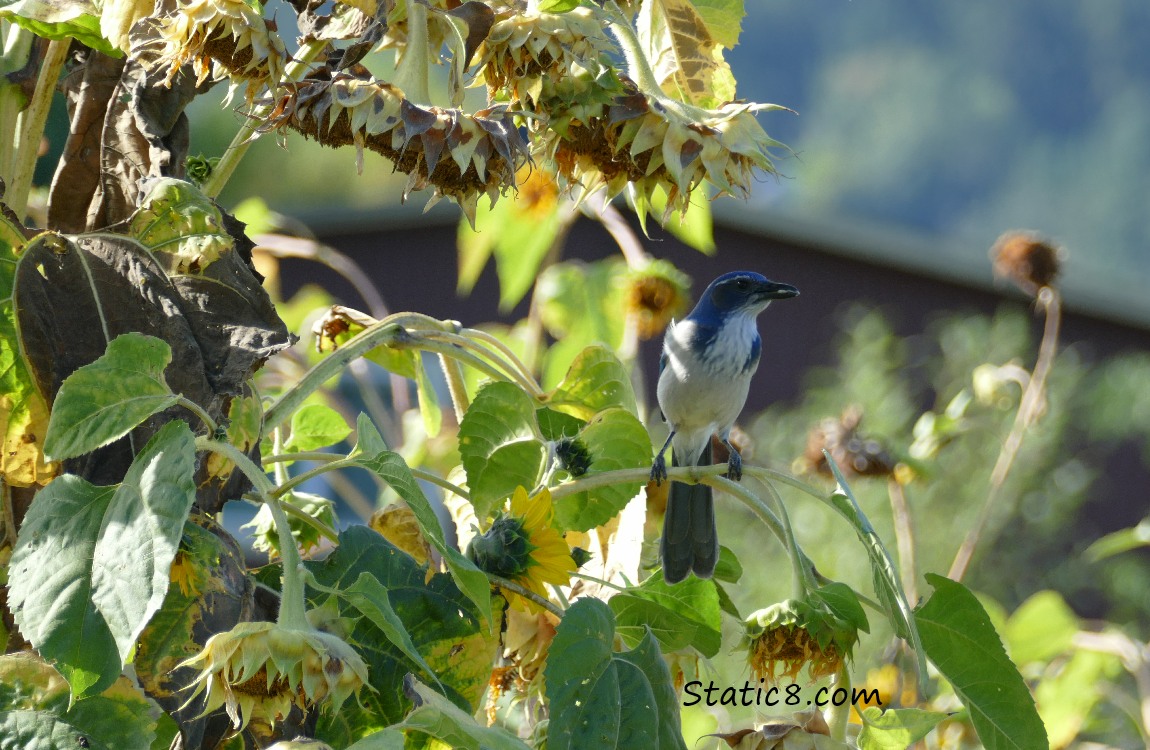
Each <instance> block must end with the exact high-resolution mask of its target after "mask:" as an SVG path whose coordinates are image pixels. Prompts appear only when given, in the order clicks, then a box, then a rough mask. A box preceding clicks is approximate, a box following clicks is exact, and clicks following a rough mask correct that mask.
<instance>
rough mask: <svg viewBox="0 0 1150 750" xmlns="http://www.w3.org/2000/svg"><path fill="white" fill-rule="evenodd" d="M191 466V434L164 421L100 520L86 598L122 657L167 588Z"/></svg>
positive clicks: (191, 494)
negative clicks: (90, 587)
mask: <svg viewBox="0 0 1150 750" xmlns="http://www.w3.org/2000/svg"><path fill="white" fill-rule="evenodd" d="M195 468H196V446H195V438H193V437H192V433H191V431H190V430H189V429H188V426H187V425H186V424H184V423H183V422H180V421H175V422H168V423H167V424H166V425H164V426H163V427H162V428H160V431H159V432H157V433H156V434H155V436H154V437H153V438H152V439H151V440H149V441H148V444H147V446H145V447H144V450H143V451H141V452H140V455H139V456H137V457H136V460H135V461H133V462H132V465H131V467H130V468H129V469H128V473H127V474H126V475H125V476H124V481H123V482H122V483H121V484H120V485H119V487H118V488H117V489H116V492H115V494H114V495H113V496H112V502H111V503H110V504H109V506H108V510H107V512H106V513H105V514H104V517H103V519H102V522H101V525H100V535H99V538H98V539H97V541H96V548H95V551H94V555H95V559H94V560H93V562H92V601H93V602H95V604H96V608H97V609H98V610H99V611H100V614H102V615H103V616H104V620H105V621H106V622H107V623H108V626H109V627H110V628H111V630H112V635H113V636H114V637H115V639H116V645H117V647H118V648H119V650H120V658H121V659H122V660H123V661H127V660H128V657H129V655H130V654H131V652H132V649H133V648H134V647H135V645H136V639H137V638H138V637H139V635H140V631H142V630H143V629H144V626H145V625H147V624H148V620H150V619H151V617H152V615H153V614H155V613H156V610H158V609H159V608H160V605H161V604H163V601H164V596H165V594H167V592H168V582H169V577H168V571H169V569H170V568H171V567H172V560H173V559H174V558H175V556H176V550H177V549H178V548H179V545H180V536H181V535H182V533H183V528H184V521H185V520H187V517H188V512H189V511H190V510H191V508H192V502H193V501H194V500H195V498H196V484H195V481H194V480H193V474H194V472H195Z"/></svg>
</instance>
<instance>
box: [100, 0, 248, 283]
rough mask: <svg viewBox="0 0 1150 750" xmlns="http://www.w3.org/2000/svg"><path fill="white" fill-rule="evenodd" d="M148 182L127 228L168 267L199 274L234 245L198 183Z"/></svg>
mask: <svg viewBox="0 0 1150 750" xmlns="http://www.w3.org/2000/svg"><path fill="white" fill-rule="evenodd" d="M121 4H125V5H127V4H130V3H128V2H127V0H121ZM149 13H150V10H149ZM145 185H146V190H147V193H146V194H145V195H144V198H143V200H142V201H141V202H140V206H139V208H137V209H136V211H135V213H133V214H132V217H131V219H129V222H130V224H129V229H128V231H129V233H130V234H131V235H132V236H133V237H135V238H136V239H137V240H139V242H140V244H141V245H143V246H144V247H146V248H148V249H149V250H152V251H153V252H154V253H157V255H156V258H157V259H160V260H161V261H162V262H164V263H165V268H164V270H165V271H167V272H168V273H170V274H173V273H181V274H182V273H193V274H198V273H200V272H201V271H203V270H204V269H205V268H207V267H208V266H209V265H211V264H212V263H214V262H215V261H217V260H219V258H220V255H221V254H222V253H224V252H227V251H228V250H231V249H232V247H233V246H234V245H235V240H234V239H232V236H231V235H230V234H228V233H227V230H226V229H225V228H224V218H223V214H221V213H220V209H219V208H218V207H217V206H216V204H215V203H214V202H213V201H211V200H209V199H208V198H207V197H206V196H205V195H204V194H203V193H201V192H200V190H199V188H197V187H196V186H195V185H193V184H192V183H190V182H187V181H185V180H177V179H175V178H173V177H162V178H157V179H154V180H151V181H149V182H147V183H145Z"/></svg>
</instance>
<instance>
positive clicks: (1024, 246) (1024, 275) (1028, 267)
mask: <svg viewBox="0 0 1150 750" xmlns="http://www.w3.org/2000/svg"><path fill="white" fill-rule="evenodd" d="M990 257H991V260H992V261H994V275H995V276H997V277H999V278H1004V279H1010V281H1012V282H1014V285H1015V286H1017V287H1018V288H1019V289H1021V290H1022V291H1024V292H1026V293H1027V294H1029V295H1030V296H1032V297H1036V296H1038V293H1039V292H1040V291H1041V290H1042V289H1044V288H1046V287H1050V286H1053V285H1054V282H1055V281H1056V280H1057V278H1058V272H1059V271H1060V270H1061V268H1062V251H1061V250H1059V248H1057V247H1055V246H1054V245H1053V244H1052V243H1050V242H1048V241H1046V240H1045V239H1043V238H1042V237H1040V236H1039V235H1038V234H1036V233H1034V232H1020V231H1017V230H1016V231H1012V232H1007V233H1005V234H1003V235H1002V236H1001V237H999V238H998V239H997V240H996V241H995V243H994V246H993V247H992V248H990Z"/></svg>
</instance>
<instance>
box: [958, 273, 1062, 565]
mask: <svg viewBox="0 0 1150 750" xmlns="http://www.w3.org/2000/svg"><path fill="white" fill-rule="evenodd" d="M1038 302H1039V303H1040V304H1041V305H1042V306H1043V308H1044V310H1045V312H1046V324H1045V325H1044V326H1043V331H1042V343H1041V344H1040V345H1039V347H1038V359H1037V360H1036V361H1035V363H1034V372H1033V373H1032V374H1031V376H1030V382H1029V383H1027V384H1026V390H1025V391H1024V392H1023V394H1022V400H1021V401H1020V402H1019V403H1018V412H1017V413H1016V414H1015V415H1014V424H1013V425H1011V428H1010V433H1009V434H1007V436H1006V440H1005V442H1003V444H1002V449H1001V450H1000V451H999V452H998V460H997V461H996V462H995V464H994V469H993V470H992V471H991V472H990V488H989V489H988V490H987V493H986V500H985V501H983V504H982V508H981V509H980V510H979V513H978V518H977V520H975V522H974V526H973V527H972V528H971V529H970V531H969V533H967V535H966V538H965V539H963V540H962V546H961V547H959V548H958V553H957V554H956V555H955V556H954V562H952V563H951V564H950V571H949V572H948V573H947V578H950V579H951V580H952V581H961V580H962V578H963V576H965V575H966V571H967V569H968V568H969V567H970V560H971V558H972V557H974V550H975V547H977V546H978V543H979V541H980V540H981V539H982V534H983V532H984V531H985V530H986V524H987V522H988V521H989V520H990V515H991V513H992V512H993V511H994V508H995V506H996V505H998V501H999V497H1000V496H1001V495H1002V487H1003V485H1005V484H1006V478H1007V476H1009V474H1010V469H1011V467H1013V466H1014V459H1015V457H1016V456H1017V455H1018V449H1019V448H1020V447H1022V440H1023V438H1025V437H1026V431H1027V429H1028V428H1029V427H1030V425H1031V424H1033V423H1034V421H1035V420H1036V419H1037V418H1038V415H1039V413H1040V412H1041V411H1042V406H1043V404H1045V402H1046V397H1045V392H1046V378H1047V376H1048V375H1049V374H1050V366H1051V365H1052V364H1053V362H1054V355H1055V353H1056V352H1057V351H1058V334H1059V330H1060V328H1061V325H1062V303H1061V299H1060V297H1059V294H1058V290H1057V289H1055V288H1054V287H1049V286H1048V287H1043V288H1042V289H1040V290H1039V292H1038Z"/></svg>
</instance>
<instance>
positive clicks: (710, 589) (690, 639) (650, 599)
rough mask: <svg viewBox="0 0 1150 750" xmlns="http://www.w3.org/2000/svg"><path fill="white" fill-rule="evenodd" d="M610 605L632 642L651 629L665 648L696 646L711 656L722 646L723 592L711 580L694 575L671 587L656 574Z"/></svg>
mask: <svg viewBox="0 0 1150 750" xmlns="http://www.w3.org/2000/svg"><path fill="white" fill-rule="evenodd" d="M608 604H609V605H610V606H611V611H612V612H614V613H615V618H616V620H617V621H618V623H619V634H620V635H621V636H623V639H624V640H625V641H626V642H628V643H639V642H640V640H641V639H642V638H643V637H645V635H646V633H647V631H648V630H650V632H651V633H652V634H653V635H654V636H655V637H656V638H657V639H659V644H660V645H661V646H662V647H663V650H664V651H678V650H680V649H683V648H687V647H693V648H695V649H696V650H697V651H699V653H701V654H703V656H706V657H708V658H710V657H712V656H714V655H715V654H717V653H718V652H719V648H720V647H721V646H722V634H721V633H720V628H721V626H722V618H721V615H720V607H719V595H718V592H717V591H716V589H715V584H714V582H713V581H711V580H709V579H702V578H694V577H691V578H688V579H687V580H686V581H683V582H682V583H679V584H675V585H674V586H671V585H668V584H667V583H665V582H664V581H663V578H662V576H659V575H654V576H651V577H650V578H648V579H647V580H646V581H644V582H643V583H642V585H640V586H632V587H630V588H628V589H627V590H626V591H623V592H621V593H618V594H616V595H615V596H613V597H611V599H610V600H609V601H608Z"/></svg>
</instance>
